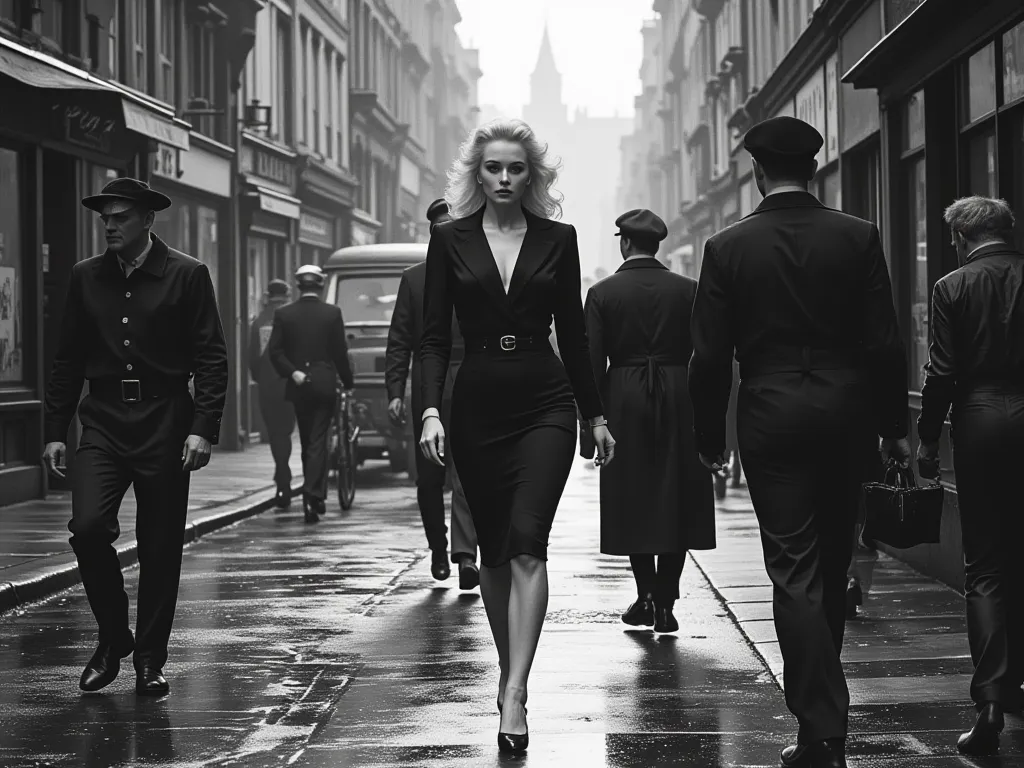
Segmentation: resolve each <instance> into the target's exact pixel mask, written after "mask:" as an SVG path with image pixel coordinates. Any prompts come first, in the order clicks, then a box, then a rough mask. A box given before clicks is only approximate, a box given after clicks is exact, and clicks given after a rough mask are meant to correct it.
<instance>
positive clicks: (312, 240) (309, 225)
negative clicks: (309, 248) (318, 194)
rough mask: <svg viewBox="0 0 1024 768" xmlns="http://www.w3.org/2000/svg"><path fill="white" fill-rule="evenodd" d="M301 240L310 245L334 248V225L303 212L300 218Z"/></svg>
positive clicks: (327, 220) (319, 217)
mask: <svg viewBox="0 0 1024 768" xmlns="http://www.w3.org/2000/svg"><path fill="white" fill-rule="evenodd" d="M299 240H300V241H302V242H304V243H309V244H310V245H319V246H322V247H324V248H334V223H333V222H331V221H330V220H329V219H325V218H323V217H322V216H316V215H315V214H312V213H307V212H306V211H303V212H302V213H301V214H300V216H299Z"/></svg>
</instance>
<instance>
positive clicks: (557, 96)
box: [523, 23, 568, 142]
mask: <svg viewBox="0 0 1024 768" xmlns="http://www.w3.org/2000/svg"><path fill="white" fill-rule="evenodd" d="M523 119H524V120H525V121H526V122H527V123H529V124H530V125H531V126H532V127H533V129H534V130H535V131H536V132H537V134H538V135H539V136H540V138H541V140H542V141H548V142H550V141H552V140H557V139H558V138H559V137H561V136H562V135H563V133H564V131H565V127H566V125H567V123H568V117H567V114H566V108H565V104H563V103H562V75H561V73H560V72H559V71H558V67H557V66H555V53H554V51H553V50H552V49H551V38H550V37H549V36H548V25H547V23H545V24H544V36H543V37H542V38H541V41H540V53H539V54H538V55H537V66H536V67H534V69H533V74H532V75H530V103H529V104H527V105H526V106H524V107H523Z"/></svg>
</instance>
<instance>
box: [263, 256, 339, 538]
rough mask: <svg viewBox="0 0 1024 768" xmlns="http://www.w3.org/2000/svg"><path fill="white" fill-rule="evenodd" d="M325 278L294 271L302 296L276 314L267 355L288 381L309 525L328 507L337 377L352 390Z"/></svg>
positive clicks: (311, 268)
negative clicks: (329, 450) (325, 294)
mask: <svg viewBox="0 0 1024 768" xmlns="http://www.w3.org/2000/svg"><path fill="white" fill-rule="evenodd" d="M326 281H327V276H326V275H325V274H324V272H323V270H322V269H320V267H318V266H316V265H313V264H307V265H305V266H302V267H299V269H298V271H297V272H296V273H295V282H296V284H297V285H298V288H299V293H300V296H299V299H298V301H293V302H292V303H291V304H288V305H286V306H283V307H281V308H280V309H278V310H277V311H276V312H275V313H274V328H273V330H272V331H271V333H270V344H269V355H270V362H271V364H272V365H273V366H274V370H276V371H277V372H278V374H279V375H280V376H281V377H283V378H284V379H286V381H285V397H286V398H287V399H288V400H290V401H291V402H292V403H293V404H294V405H295V418H296V420H297V421H298V423H299V439H300V440H301V442H302V502H303V510H304V512H305V520H306V522H307V523H315V522H317V520H319V516H320V515H323V514H324V512H325V511H326V507H325V499H326V498H327V438H328V436H329V434H328V433H329V431H330V427H331V419H332V418H333V417H334V409H335V407H336V405H337V380H338V378H339V377H340V378H341V383H342V386H343V387H344V388H345V389H346V390H349V389H352V386H353V380H352V369H351V367H350V366H349V361H348V343H347V342H346V341H345V320H344V319H343V318H342V315H341V309H339V308H338V307H336V306H334V305H332V304H325V303H324V302H323V300H322V299H321V296H322V294H323V290H324V285H325V284H326Z"/></svg>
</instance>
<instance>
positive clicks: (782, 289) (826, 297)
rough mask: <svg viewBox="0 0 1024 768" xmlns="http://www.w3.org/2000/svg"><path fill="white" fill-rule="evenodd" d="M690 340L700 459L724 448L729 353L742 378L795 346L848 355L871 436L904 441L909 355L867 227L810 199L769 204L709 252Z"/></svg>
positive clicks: (791, 197)
mask: <svg viewBox="0 0 1024 768" xmlns="http://www.w3.org/2000/svg"><path fill="white" fill-rule="evenodd" d="M690 329H691V337H692V339H693V358H692V359H691V361H690V395H691V397H692V399H693V407H694V418H695V429H696V431H697V437H698V445H699V449H700V451H701V453H704V454H705V455H709V456H713V455H717V454H718V453H720V452H721V451H722V450H724V448H725V415H726V409H727V408H728V403H729V393H730V390H731V385H732V372H733V350H734V349H735V355H736V360H737V361H738V362H739V365H740V375H741V376H742V377H744V378H746V377H747V376H748V373H750V374H752V373H754V372H756V371H757V370H759V369H760V370H763V369H765V367H766V366H770V365H772V364H773V363H780V364H781V363H784V364H788V363H790V362H792V356H793V351H794V350H800V349H802V348H803V347H810V348H812V349H814V350H820V351H823V352H824V353H826V354H829V353H831V354H836V355H838V354H844V355H849V356H850V357H851V358H854V359H857V360H859V361H860V363H859V365H858V366H857V367H864V368H866V369H867V371H868V372H869V374H870V378H871V381H872V392H873V399H874V412H875V413H876V415H877V419H878V425H877V429H878V434H879V435H881V436H882V437H904V436H906V434H907V407H908V401H907V358H906V352H905V350H904V347H903V342H902V340H901V338H900V332H899V325H898V324H897V321H896V310H895V308H894V306H893V297H892V286H891V284H890V282H889V270H888V267H887V266H886V263H885V255H884V254H883V252H882V243H881V239H880V237H879V235H878V228H877V227H875V225H874V224H872V223H870V222H868V221H864V220H863V219H858V218H856V217H854V216H850V215H848V214H845V213H842V212H840V211H836V210H833V209H831V208H826V207H825V206H823V205H822V204H821V203H819V202H818V200H817V198H815V197H814V196H813V195H811V194H810V193H808V192H783V193H779V194H775V195H769V196H768V197H766V198H765V199H764V200H763V201H762V202H761V204H760V205H759V206H758V207H757V209H756V210H755V211H754V212H753V213H751V214H750V215H749V216H747V217H745V218H743V219H741V220H740V221H738V222H736V223H735V224H733V225H732V226H730V227H727V228H726V229H724V230H722V231H721V232H719V233H717V234H716V235H714V236H713V237H711V238H710V239H709V240H708V241H707V243H706V244H705V246H704V260H703V262H702V264H701V270H700V282H699V284H698V287H697V296H696V298H695V300H694V306H693V315H692V317H691V322H690ZM795 370H800V365H799V363H798V364H797V366H796V368H795Z"/></svg>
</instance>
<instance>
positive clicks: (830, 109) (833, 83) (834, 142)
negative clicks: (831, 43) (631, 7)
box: [823, 53, 839, 164]
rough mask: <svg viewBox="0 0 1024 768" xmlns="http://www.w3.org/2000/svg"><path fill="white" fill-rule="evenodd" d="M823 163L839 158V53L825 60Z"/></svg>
mask: <svg viewBox="0 0 1024 768" xmlns="http://www.w3.org/2000/svg"><path fill="white" fill-rule="evenodd" d="M823 135H824V136H825V163H826V164H828V163H831V162H832V161H833V160H837V159H838V158H839V54H838V53H833V54H832V55H831V56H830V57H829V59H828V61H826V62H825V133H824V134H823Z"/></svg>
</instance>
